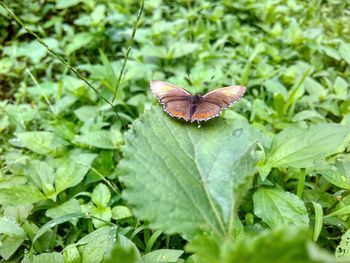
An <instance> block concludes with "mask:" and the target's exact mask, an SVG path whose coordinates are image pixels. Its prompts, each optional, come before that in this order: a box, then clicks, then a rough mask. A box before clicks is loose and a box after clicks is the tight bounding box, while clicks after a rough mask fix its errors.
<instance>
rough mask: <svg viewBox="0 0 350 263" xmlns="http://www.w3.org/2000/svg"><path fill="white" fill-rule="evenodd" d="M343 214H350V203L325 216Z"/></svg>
mask: <svg viewBox="0 0 350 263" xmlns="http://www.w3.org/2000/svg"><path fill="white" fill-rule="evenodd" d="M343 215H350V205H347V206H345V207H342V208H340V209H338V210H336V211H334V212H333V213H330V214H328V215H326V216H324V218H328V217H332V216H343Z"/></svg>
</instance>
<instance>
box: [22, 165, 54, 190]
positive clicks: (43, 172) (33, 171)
mask: <svg viewBox="0 0 350 263" xmlns="http://www.w3.org/2000/svg"><path fill="white" fill-rule="evenodd" d="M26 174H27V176H28V177H29V178H30V179H31V180H32V181H33V183H34V184H35V186H36V187H38V188H40V189H41V190H43V192H44V193H45V194H49V193H52V192H54V186H53V185H54V182H55V175H54V169H53V168H52V167H51V166H50V165H49V164H47V163H46V162H42V161H38V160H31V161H30V162H29V164H28V169H27V171H26Z"/></svg>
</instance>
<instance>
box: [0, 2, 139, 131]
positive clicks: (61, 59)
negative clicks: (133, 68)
mask: <svg viewBox="0 0 350 263" xmlns="http://www.w3.org/2000/svg"><path fill="white" fill-rule="evenodd" d="M0 4H1V5H2V6H3V7H4V8H5V9H6V10H7V12H8V13H9V15H10V16H11V17H12V18H13V19H14V20H16V22H17V23H18V24H19V25H20V26H21V27H22V28H23V29H24V30H25V31H27V32H28V33H29V34H30V35H32V36H33V37H35V39H36V40H37V41H38V42H39V43H40V44H41V45H43V46H44V47H45V48H46V49H47V50H48V51H49V53H50V54H51V55H53V56H54V57H55V58H57V59H58V60H59V61H60V62H61V63H62V64H64V65H65V66H66V67H67V68H68V69H69V70H71V71H72V72H73V73H74V74H75V75H76V76H77V77H78V78H79V79H81V80H82V81H84V83H85V84H86V85H87V86H88V87H89V88H91V89H92V90H93V91H94V92H95V93H96V94H97V95H98V96H99V97H100V98H101V99H102V100H104V101H105V102H106V103H107V104H108V105H109V106H110V107H111V108H112V110H113V111H114V112H115V113H116V115H117V116H118V119H119V120H120V122H121V123H122V126H125V125H124V122H123V120H122V119H121V117H120V116H119V113H118V110H117V107H116V106H114V105H113V102H114V97H113V100H112V103H111V102H109V100H108V99H107V98H106V97H104V96H103V95H102V94H100V93H99V92H98V90H97V89H96V88H95V87H94V86H92V85H91V84H90V82H89V81H88V80H86V79H85V78H84V77H83V76H82V75H81V74H80V73H79V72H78V71H77V70H76V69H75V68H73V67H72V66H71V65H70V64H69V63H68V62H67V61H66V60H65V59H64V58H63V57H62V56H61V55H59V54H58V53H56V52H55V51H54V50H52V49H51V48H50V47H49V46H48V45H47V44H46V43H45V41H44V40H42V39H41V38H40V37H39V36H38V35H37V34H36V33H35V32H33V31H32V30H31V29H30V28H29V27H27V26H26V24H24V23H23V22H22V20H21V19H20V18H19V17H18V16H16V14H15V13H13V12H12V10H11V9H10V8H9V7H8V6H7V5H6V4H5V3H4V2H3V1H1V2H0ZM142 10H143V0H142V6H141V8H140V10H139V16H141V14H140V13H142ZM139 16H138V19H139ZM137 22H138V20H137V21H136V24H137ZM134 31H135V32H134ZM134 31H133V36H134V35H135V33H136V26H135V25H134ZM132 39H133V38H132ZM129 49H131V46H129ZM129 49H128V51H129V52H130V50H129ZM129 52H127V55H128V54H129ZM126 60H127V59H126ZM124 61H125V59H124ZM124 64H126V61H125V63H124ZM124 67H125V65H124ZM123 70H124V69H123V68H122V70H121V73H120V74H119V75H120V76H121V75H122V74H123ZM119 82H120V80H119V81H118V83H119ZM118 86H119V84H118V85H117V87H118ZM115 94H116V91H115ZM115 94H114V95H115Z"/></svg>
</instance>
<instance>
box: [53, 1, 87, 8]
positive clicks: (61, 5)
mask: <svg viewBox="0 0 350 263" xmlns="http://www.w3.org/2000/svg"><path fill="white" fill-rule="evenodd" d="M80 2H81V0H56V8H58V9H64V8H68V7H71V6H74V5H77V4H78V3H80Z"/></svg>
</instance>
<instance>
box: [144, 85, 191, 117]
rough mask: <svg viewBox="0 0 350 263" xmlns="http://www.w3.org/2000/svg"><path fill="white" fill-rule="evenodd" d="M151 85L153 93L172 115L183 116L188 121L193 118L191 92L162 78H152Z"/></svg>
mask: <svg viewBox="0 0 350 263" xmlns="http://www.w3.org/2000/svg"><path fill="white" fill-rule="evenodd" d="M150 86H151V90H152V93H153V95H154V96H155V97H156V98H157V99H158V100H159V102H160V103H161V104H162V105H163V109H164V111H165V112H167V113H168V114H169V115H170V116H172V117H178V118H183V119H185V120H186V121H189V120H190V119H191V117H190V98H191V96H192V94H191V93H189V92H188V91H187V90H184V89H182V88H179V87H177V86H175V85H173V84H170V83H168V82H164V81H160V80H152V81H151V83H150Z"/></svg>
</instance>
